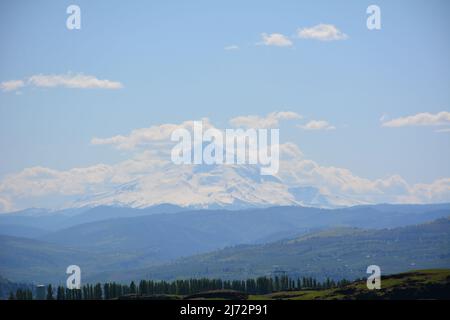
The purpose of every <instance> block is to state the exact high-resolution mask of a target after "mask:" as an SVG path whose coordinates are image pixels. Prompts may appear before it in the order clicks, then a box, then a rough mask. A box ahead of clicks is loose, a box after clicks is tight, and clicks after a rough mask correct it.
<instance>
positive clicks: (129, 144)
mask: <svg viewBox="0 0 450 320" xmlns="http://www.w3.org/2000/svg"><path fill="white" fill-rule="evenodd" d="M202 123H203V129H204V130H206V129H209V128H212V125H211V123H210V122H209V120H208V119H207V118H203V119H202ZM181 128H183V129H187V130H189V131H192V128H193V121H185V122H182V123H181V124H173V123H167V124H162V125H157V126H151V127H149V128H141V129H135V130H133V131H131V133H130V134H128V135H117V136H114V137H110V138H93V139H92V140H91V143H92V144H94V145H114V146H115V147H116V148H117V149H122V150H132V149H135V148H138V147H142V146H146V145H147V146H148V145H154V144H155V143H162V144H165V143H168V142H170V136H171V134H172V132H173V131H174V130H176V129H181Z"/></svg>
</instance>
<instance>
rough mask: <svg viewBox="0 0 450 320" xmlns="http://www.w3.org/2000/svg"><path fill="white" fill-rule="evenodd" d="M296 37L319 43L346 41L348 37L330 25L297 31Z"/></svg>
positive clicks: (320, 25) (319, 25)
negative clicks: (318, 41)
mask: <svg viewBox="0 0 450 320" xmlns="http://www.w3.org/2000/svg"><path fill="white" fill-rule="evenodd" d="M297 35H298V37H299V38H302V39H314V40H320V41H335V40H346V39H348V36H347V35H346V34H345V33H343V32H342V31H340V30H339V29H338V28H336V27H335V26H334V25H332V24H322V23H321V24H318V25H316V26H314V27H310V28H302V29H298V30H297Z"/></svg>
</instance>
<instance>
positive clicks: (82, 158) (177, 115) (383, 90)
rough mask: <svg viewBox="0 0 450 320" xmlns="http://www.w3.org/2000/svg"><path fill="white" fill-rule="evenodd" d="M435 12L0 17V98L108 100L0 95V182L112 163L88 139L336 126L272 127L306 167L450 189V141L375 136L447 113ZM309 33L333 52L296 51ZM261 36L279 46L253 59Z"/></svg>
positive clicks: (46, 4) (47, 8) (444, 27)
mask: <svg viewBox="0 0 450 320" xmlns="http://www.w3.org/2000/svg"><path fill="white" fill-rule="evenodd" d="M70 4H77V5H79V6H80V8H81V21H82V22H81V24H82V28H81V30H68V29H67V28H66V26H65V23H66V18H67V14H66V12H65V11H66V8H67V6H68V5H70ZM370 4H377V5H378V6H380V8H381V15H382V29H381V30H376V31H369V30H368V29H367V28H366V18H367V14H366V8H367V6H368V5H370ZM449 9H450V3H448V1H234V0H233V1H189V2H187V1H151V2H150V1H133V2H125V1H120V2H119V1H75V2H73V1H58V2H55V1H32V2H30V1H2V2H1V3H0V38H1V42H2V49H1V51H0V70H1V73H0V82H2V81H3V82H4V81H9V80H14V79H26V78H28V77H30V76H32V75H39V74H44V75H61V74H68V73H69V72H70V73H72V74H78V73H83V74H85V75H92V76H95V77H96V78H98V79H108V80H111V81H117V82H120V83H121V84H122V85H123V88H122V89H119V90H102V89H73V88H64V87H56V88H41V87H30V86H26V87H24V88H20V89H19V90H17V91H9V92H5V91H4V92H1V91H0V150H1V157H0V179H1V178H3V177H5V176H6V175H7V174H11V173H15V172H19V171H21V170H22V169H24V168H27V167H33V166H43V167H48V168H53V169H57V170H67V169H70V168H73V167H84V166H90V165H94V164H97V163H108V164H109V163H115V162H118V161H121V160H124V159H126V158H127V154H126V153H123V152H117V150H114V149H113V148H109V147H108V146H94V145H92V144H91V143H90V141H91V139H92V138H93V137H111V136H115V135H118V134H122V135H126V134H128V133H129V132H130V131H131V130H133V129H137V128H145V127H149V126H151V125H158V124H163V123H180V122H182V121H185V120H194V119H200V118H202V117H208V118H210V119H211V121H213V122H214V123H215V124H216V125H217V126H218V127H221V128H225V127H227V124H228V120H229V119H230V118H233V117H236V116H239V115H259V116H265V115H266V114H268V113H270V112H273V111H293V112H297V113H299V114H301V115H303V117H304V119H302V121H300V122H298V123H299V124H305V123H306V122H308V121H310V120H326V121H328V122H329V123H330V124H331V125H333V126H335V128H336V129H335V130H318V131H307V130H302V129H300V128H299V127H298V126H297V125H296V124H297V122H289V123H286V124H285V125H283V126H281V127H280V129H281V131H280V134H281V139H282V140H283V141H292V142H295V143H296V144H298V146H299V148H300V149H301V150H302V152H303V153H304V154H305V155H306V156H307V157H308V158H310V159H314V161H317V162H318V163H320V164H321V165H324V166H336V167H342V168H347V169H349V170H351V171H352V172H353V173H354V174H356V175H358V176H361V177H365V178H368V179H376V178H381V177H385V176H388V175H391V174H399V175H401V176H402V177H403V178H404V179H405V180H406V181H408V182H409V183H419V182H420V183H431V182H432V181H434V180H436V179H439V178H444V177H450V166H449V165H448V164H449V163H450V148H449V146H450V144H449V142H450V132H436V129H437V128H436V127H433V126H408V127H398V128H389V127H382V125H381V122H380V118H381V117H382V116H383V115H385V119H395V118H399V117H406V116H410V115H415V114H418V113H421V112H428V113H431V114H436V113H438V112H442V111H450V90H449V88H450V61H449V59H448V57H449V56H450V40H449V39H450V37H449V36H448V32H449V30H450V21H449V20H448V17H447V13H448V12H449ZM321 23H323V24H330V25H333V26H335V27H336V28H338V29H339V30H340V31H341V32H343V33H345V34H346V35H348V39H346V40H341V41H317V40H312V39H310V40H308V39H298V38H297V37H295V34H296V32H297V29H299V28H307V27H313V26H316V25H318V24H321ZM262 33H267V34H272V33H280V34H283V35H285V36H286V37H289V38H290V39H292V42H293V45H292V46H289V47H277V46H264V45H257V43H259V42H261V34H262ZM230 45H235V46H238V47H239V49H238V50H225V49H224V48H225V47H227V46H230Z"/></svg>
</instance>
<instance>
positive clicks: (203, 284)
mask: <svg viewBox="0 0 450 320" xmlns="http://www.w3.org/2000/svg"><path fill="white" fill-rule="evenodd" d="M348 283H349V281H347V280H341V281H337V282H336V281H334V280H331V279H326V280H325V281H322V282H320V281H317V280H316V279H314V278H311V277H303V278H295V279H294V278H290V277H288V276H286V275H282V276H275V277H259V278H256V279H247V280H221V279H207V278H203V279H186V280H175V281H153V280H141V281H140V282H139V283H138V284H136V283H135V282H134V281H132V282H131V283H130V284H129V285H126V284H120V283H116V282H110V283H105V284H103V285H102V284H100V283H97V284H95V285H91V284H85V285H83V286H82V287H81V289H79V290H73V289H72V290H71V289H67V288H65V287H62V286H58V287H57V288H56V290H54V289H53V287H52V285H48V287H47V297H46V298H47V300H54V299H56V300H102V299H106V300H108V299H114V298H118V297H121V296H124V295H129V294H136V295H142V296H148V295H155V294H174V295H190V294H195V293H199V292H202V291H209V290H220V289H231V290H237V291H242V292H245V293H248V294H267V293H271V292H278V291H292V290H308V289H315V290H318V289H329V288H335V287H341V286H344V285H346V284H348ZM9 298H10V299H17V300H27V299H32V292H31V290H28V289H27V290H22V289H18V290H17V291H16V293H15V294H13V293H11V294H10V297H9Z"/></svg>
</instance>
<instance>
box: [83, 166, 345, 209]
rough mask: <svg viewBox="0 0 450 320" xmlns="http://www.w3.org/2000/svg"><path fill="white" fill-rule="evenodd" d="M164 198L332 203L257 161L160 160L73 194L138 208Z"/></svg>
mask: <svg viewBox="0 0 450 320" xmlns="http://www.w3.org/2000/svg"><path fill="white" fill-rule="evenodd" d="M166 203H170V204H173V205H177V206H181V207H193V208H216V207H221V208H223V207H226V208H231V209H239V208H246V207H269V206H279V205H302V206H315V207H335V206H336V205H335V203H334V201H333V200H332V199H330V197H328V196H327V195H323V194H321V193H320V192H319V190H317V189H316V188H313V187H294V188H292V187H289V186H288V185H286V184H285V183H283V181H281V180H280V178H277V177H274V176H263V175H260V171H259V168H258V167H257V166H238V165H220V166H208V165H191V166H174V165H166V166H164V167H162V168H160V170H157V171H155V172H152V174H151V175H142V176H141V177H139V178H136V179H134V180H133V181H131V182H127V183H125V184H121V185H119V186H117V187H114V188H113V189H112V190H109V191H106V192H102V193H97V194H94V195H92V196H88V197H85V198H83V199H79V200H77V201H76V202H75V203H74V205H75V206H78V207H81V206H99V205H108V206H128V207H133V208H144V207H149V206H154V205H158V204H166Z"/></svg>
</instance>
